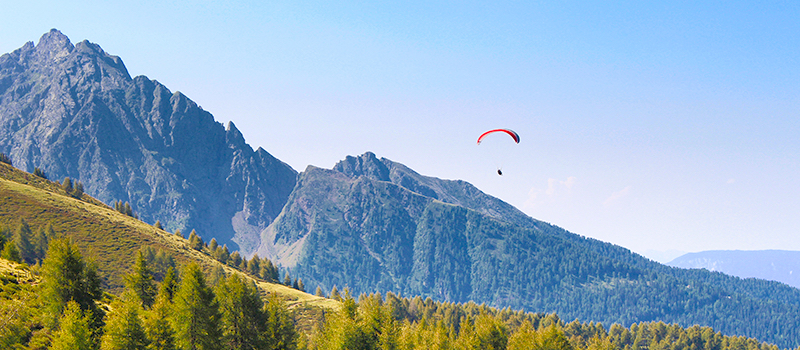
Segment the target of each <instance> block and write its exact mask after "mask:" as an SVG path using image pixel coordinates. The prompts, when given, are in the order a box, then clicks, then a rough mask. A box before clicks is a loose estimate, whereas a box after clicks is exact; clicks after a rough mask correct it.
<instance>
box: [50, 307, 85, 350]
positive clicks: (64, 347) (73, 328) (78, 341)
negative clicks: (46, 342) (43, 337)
mask: <svg viewBox="0 0 800 350" xmlns="http://www.w3.org/2000/svg"><path fill="white" fill-rule="evenodd" d="M86 313H87V314H84V311H82V308H81V307H80V306H79V305H78V303H76V302H74V301H70V302H68V303H67V304H66V305H65V307H64V314H63V315H62V316H61V317H60V318H59V322H58V323H59V325H60V326H59V328H58V330H57V331H56V332H55V333H54V334H53V338H52V339H53V341H52V343H51V345H50V349H52V350H91V349H93V348H94V344H93V342H92V329H91V327H90V326H89V325H90V323H91V319H92V315H91V314H90V313H91V311H86Z"/></svg>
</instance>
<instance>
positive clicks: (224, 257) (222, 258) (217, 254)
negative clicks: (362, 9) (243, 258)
mask: <svg viewBox="0 0 800 350" xmlns="http://www.w3.org/2000/svg"><path fill="white" fill-rule="evenodd" d="M230 255H231V253H230V251H229V250H228V245H227V244H224V245H222V247H219V246H217V249H216V250H215V251H214V258H215V259H217V260H218V261H219V262H221V263H223V264H226V263H228V259H230Z"/></svg>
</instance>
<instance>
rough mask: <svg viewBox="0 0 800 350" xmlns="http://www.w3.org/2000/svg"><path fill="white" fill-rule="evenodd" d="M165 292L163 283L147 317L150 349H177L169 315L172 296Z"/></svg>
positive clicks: (146, 324) (146, 327)
mask: <svg viewBox="0 0 800 350" xmlns="http://www.w3.org/2000/svg"><path fill="white" fill-rule="evenodd" d="M170 271H174V270H170ZM173 275H174V272H173ZM165 280H166V278H165ZM165 293H167V292H166V289H165V288H163V284H162V288H161V289H160V290H159V294H158V296H157V297H156V301H155V303H154V304H153V307H152V308H151V309H150V311H149V313H148V314H147V318H146V319H145V331H146V332H147V339H148V340H149V341H150V346H149V347H148V348H149V349H150V350H175V349H176V346H175V331H174V330H173V329H172V325H171V324H170V322H169V317H170V315H171V313H172V303H171V302H170V298H171V296H168V295H166V294H165Z"/></svg>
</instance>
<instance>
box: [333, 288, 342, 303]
mask: <svg viewBox="0 0 800 350" xmlns="http://www.w3.org/2000/svg"><path fill="white" fill-rule="evenodd" d="M330 298H331V299H333V300H336V301H342V296H341V295H340V294H339V289H337V288H336V286H335V285H334V286H333V288H331V294H330Z"/></svg>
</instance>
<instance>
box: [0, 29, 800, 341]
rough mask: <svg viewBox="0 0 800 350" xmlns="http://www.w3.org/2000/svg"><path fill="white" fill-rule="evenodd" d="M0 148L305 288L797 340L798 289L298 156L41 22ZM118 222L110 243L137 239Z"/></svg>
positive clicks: (381, 173)
mask: <svg viewBox="0 0 800 350" xmlns="http://www.w3.org/2000/svg"><path fill="white" fill-rule="evenodd" d="M0 152H3V153H5V154H7V155H10V156H11V159H12V160H13V162H14V164H15V165H16V166H17V167H20V168H22V169H25V170H28V171H31V170H33V168H35V167H39V168H42V169H44V170H45V172H47V173H48V174H49V176H50V177H51V178H53V179H60V178H62V177H65V176H69V177H73V178H77V179H79V180H80V181H82V182H84V183H85V184H86V192H87V193H89V194H91V195H93V196H97V197H98V198H99V199H100V200H101V201H102V202H103V203H111V202H112V201H115V200H120V199H121V200H126V201H131V203H132V204H133V206H134V210H135V211H137V212H138V213H139V216H140V218H142V219H143V220H145V221H146V222H149V223H153V222H155V220H160V221H161V223H162V224H164V226H165V227H166V228H167V229H168V230H169V231H173V230H175V229H176V228H180V229H181V230H184V231H186V230H188V229H191V228H195V229H197V231H198V232H199V233H200V234H201V235H202V236H203V237H204V238H205V239H206V240H208V239H209V238H210V237H215V238H216V239H217V240H218V241H219V242H220V243H227V244H229V246H230V247H233V248H237V247H234V245H238V248H239V249H240V250H241V251H242V252H244V253H245V254H248V256H250V255H249V254H250V253H254V252H257V253H258V255H259V256H261V257H268V258H270V259H271V260H273V261H275V262H277V263H279V264H280V265H281V266H282V267H284V268H285V269H287V271H289V272H290V273H291V276H293V277H301V278H302V279H303V281H304V283H305V285H306V286H307V288H308V289H309V290H311V289H314V288H316V287H317V286H319V287H321V288H322V289H323V290H330V289H331V288H333V286H338V288H339V289H341V288H342V287H344V286H347V287H349V288H350V290H351V291H352V293H353V295H358V294H360V293H366V292H373V291H380V292H387V291H392V292H395V293H401V294H403V295H408V296H422V297H430V298H433V299H437V300H440V301H447V302H465V301H468V300H474V301H476V302H478V303H486V304H488V305H491V306H497V307H500V308H507V307H510V308H514V309H523V310H527V311H533V312H557V313H558V314H559V315H560V316H561V317H562V318H564V319H567V320H572V319H580V320H584V321H593V322H602V323H603V324H605V325H610V324H612V323H621V324H623V325H631V324H633V323H638V322H643V321H657V320H660V321H665V322H671V323H678V324H681V325H684V326H687V327H688V326H691V325H695V324H699V325H704V326H711V327H714V328H715V329H717V330H720V331H722V332H723V333H725V334H729V335H747V336H750V337H757V338H760V339H763V340H766V341H770V342H773V343H775V344H778V345H780V346H791V347H796V346H798V345H800V329H798V328H797V327H794V326H793V325H795V324H800V290H798V289H795V288H791V287H789V286H786V285H783V284H780V283H775V282H768V281H762V280H752V279H745V280H743V279H739V278H736V277H731V276H727V275H724V274H721V273H716V272H709V271H703V270H684V269H678V268H673V267H668V266H664V265H661V264H658V263H656V262H653V261H651V260H648V259H645V258H643V257H641V256H639V255H637V254H634V253H632V252H630V251H629V250H627V249H625V248H622V247H619V246H615V245H612V244H608V243H604V242H600V241H597V240H594V239H589V238H586V237H582V236H580V235H577V234H573V233H570V232H567V231H566V230H563V229H561V228H559V227H557V226H554V225H551V224H548V223H545V222H541V221H538V220H535V219H533V218H530V217H528V216H527V215H525V214H524V213H522V212H520V211H519V210H517V209H516V208H514V207H513V206H511V205H509V204H507V203H505V202H503V201H501V200H499V199H497V198H494V197H492V196H489V195H487V194H485V193H483V192H481V191H480V190H478V189H477V188H475V187H474V186H472V185H471V184H469V183H467V182H464V181H451V180H441V179H437V178H434V177H427V176H422V175H420V174H418V173H416V172H414V171H413V170H411V169H409V168H407V167H406V166H404V165H402V164H400V163H397V162H394V161H391V160H388V159H385V158H378V157H377V156H376V155H374V154H372V153H369V152H367V153H364V154H362V155H360V156H357V157H352V156H348V157H346V158H345V159H344V160H342V161H341V162H339V163H338V164H336V166H334V167H333V168H332V169H322V168H317V167H313V166H309V167H308V168H307V169H305V170H304V171H303V172H302V173H299V174H298V173H297V172H296V171H294V170H293V169H291V168H290V167H289V166H288V165H286V164H284V163H283V162H281V161H279V160H277V159H275V158H274V157H272V156H270V155H269V154H268V153H267V152H266V151H265V150H263V149H258V150H255V151H253V150H252V148H250V146H248V145H247V144H246V143H245V142H244V139H243V137H242V135H241V133H239V132H238V131H237V130H236V128H235V126H234V125H233V124H232V123H230V124H229V125H228V126H227V128H224V127H223V126H222V125H221V124H219V123H217V122H215V121H214V118H213V116H211V114H209V113H208V112H206V111H203V110H202V109H201V108H199V107H198V106H197V105H196V104H195V103H194V102H192V101H191V100H189V99H188V98H186V97H185V96H183V95H182V94H180V93H171V92H169V90H168V89H167V88H166V87H164V86H162V85H161V84H159V83H158V82H156V81H153V80H149V79H148V78H146V77H142V76H140V77H136V78H130V76H129V75H128V73H127V71H126V70H125V68H124V65H123V64H122V61H121V60H120V59H119V58H117V57H114V56H111V55H108V54H106V53H105V52H103V51H102V50H101V49H100V48H99V47H98V46H97V45H95V44H91V43H89V42H86V41H84V42H81V43H78V44H77V45H74V46H73V45H72V44H71V43H70V42H69V40H68V39H67V38H66V37H65V36H64V35H63V34H61V33H60V32H58V31H55V30H53V31H51V32H49V33H47V34H45V35H44V36H43V37H42V39H41V40H40V41H39V43H38V44H37V45H33V43H28V44H26V45H25V46H23V47H22V48H21V49H19V50H16V51H14V52H12V53H10V54H6V55H3V56H0ZM14 186H16V185H14ZM0 194H3V195H4V193H0ZM42 197H43V198H47V196H46V195H43V196H42ZM25 207H26V206H25V205H24V203H23V204H19V203H11V202H8V201H5V202H2V205H0V208H9V211H13V212H11V213H10V214H8V215H9V216H8V217H10V218H14V217H16V216H19V215H22V214H26V215H27V217H32V218H37V219H44V218H45V217H46V216H48V215H49V216H50V217H53V219H55V218H57V217H58V214H59V213H60V211H59V210H62V209H61V208H60V207H59V208H52V209H49V208H48V209H44V208H37V209H35V210H34V211H31V212H25V213H22V212H20V210H22V209H20V208H25ZM83 209H85V210H87V211H90V210H89V209H87V208H83ZM75 213H76V214H75V215H78V214H80V213H83V212H82V211H80V210H78V211H77V212H75ZM44 214H46V215H44ZM87 215H88V214H87ZM90 216H91V215H90ZM88 219H89V220H90V222H91V217H88ZM7 220H11V219H7ZM131 220H132V219H131ZM78 225H80V224H79V223H77V222H73V223H71V224H69V225H67V227H77V226H78ZM106 227H107V229H105V230H90V231H88V232H87V231H82V232H84V233H83V236H82V237H84V239H85V240H86V241H90V242H97V243H98V244H100V246H101V247H104V246H105V245H104V244H111V243H112V242H115V240H116V238H115V236H114V235H115V234H116V233H117V230H121V231H123V232H124V231H125V230H126V229H125V227H123V226H120V227H116V226H114V225H111V226H106ZM106 231H108V232H106ZM159 234H162V233H159ZM184 235H185V234H184ZM173 236H174V235H173ZM124 237H126V239H125V240H124V241H125V244H126V245H125V247H127V248H126V249H127V250H126V251H130V249H132V248H131V247H135V246H136V244H137V243H138V244H142V243H143V241H139V242H137V241H136V239H134V238H131V237H141V236H135V235H134V236H124ZM183 249H185V247H184V248H183ZM114 255H115V254H111V255H110V256H114ZM106 263H108V264H113V263H114V262H113V261H112V260H110V258H109V260H107V261H106Z"/></svg>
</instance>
